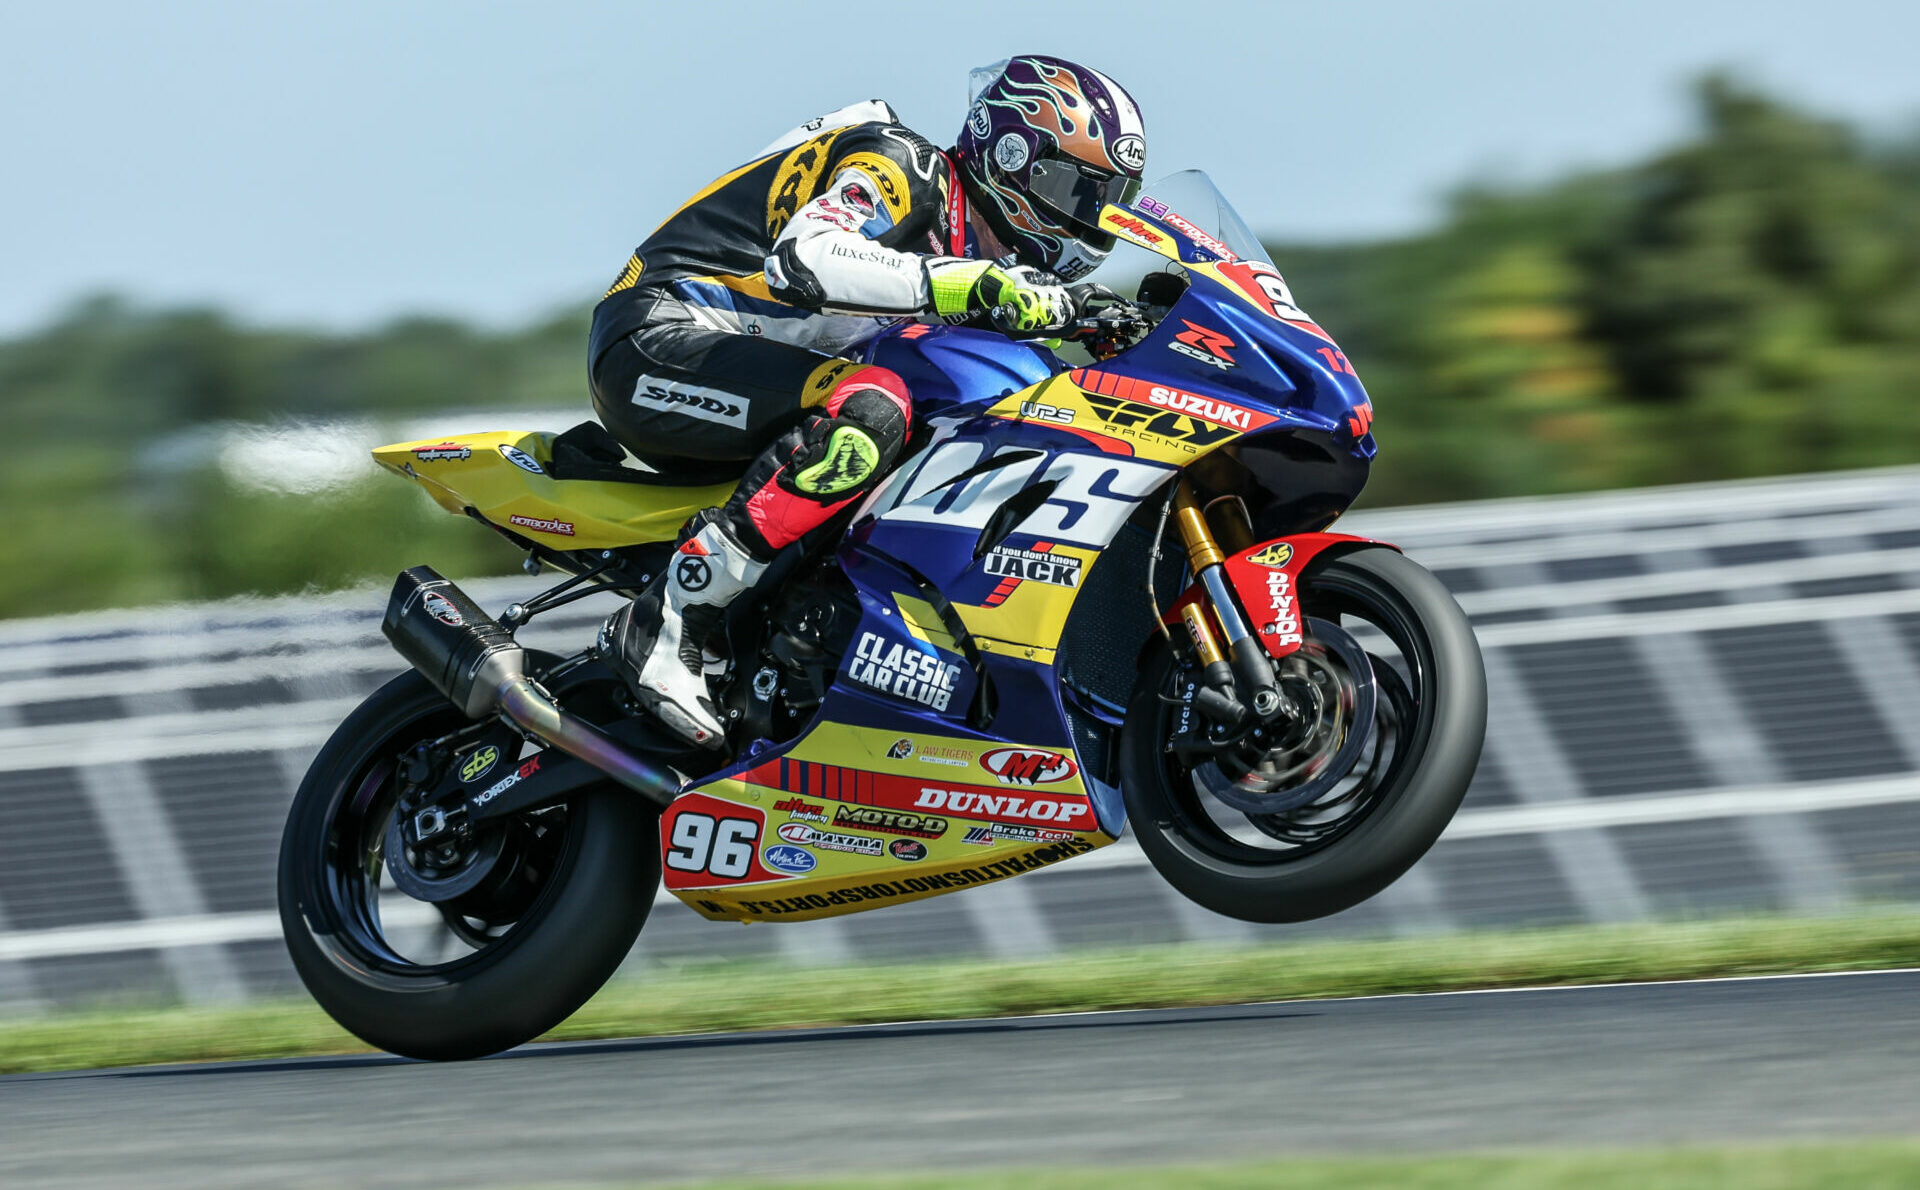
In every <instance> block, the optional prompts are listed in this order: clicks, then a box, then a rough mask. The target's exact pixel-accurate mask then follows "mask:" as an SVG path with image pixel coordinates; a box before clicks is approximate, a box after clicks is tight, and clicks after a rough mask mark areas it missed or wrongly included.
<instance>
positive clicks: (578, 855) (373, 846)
mask: <svg viewBox="0 0 1920 1190" xmlns="http://www.w3.org/2000/svg"><path fill="white" fill-rule="evenodd" d="M556 693H559V691H558V690H556ZM471 726H472V725H471V724H470V723H469V721H468V720H467V719H466V718H465V717H464V716H463V715H461V714H460V712H459V711H457V710H455V709H454V708H453V707H452V706H451V705H449V704H448V703H447V701H446V699H445V698H444V697H443V696H442V695H441V694H440V693H439V692H438V691H436V690H434V688H433V687H432V685H431V684H430V683H428V681H427V680H426V679H425V678H423V677H421V676H420V675H419V674H418V673H413V672H409V673H406V674H403V675H402V676H400V677H398V678H395V679H394V680H393V681H391V682H388V683H387V684H386V685H385V686H383V687H381V688H380V689H379V690H378V691H376V692H374V694H372V695H371V696H370V697H369V698H368V699H367V700H366V701H365V702H364V703H362V704H361V705H360V706H359V707H358V708H357V709H355V711H354V712H353V714H352V715H350V716H349V717H348V718H347V721H346V722H345V723H343V724H341V725H340V727H339V729H338V730H336V731H335V732H334V734H333V736H332V738H331V739H329V740H328V741H327V743H326V745H325V746H324V747H323V748H322V749H321V750H320V753H319V755H318V756H317V757H316V758H315V760H314V762H313V765H312V767H311V768H310V769H309V770H308V772H307V776H306V779H305V780H304V781H302V782H301V785H300V790H299V792H298V793H296V794H295V795H294V800H293V807H292V810H291V811H290V813H289V814H288V817H287V827H286V832H285V834H284V835H283V837H282V840H281V845H280V873H279V894H280V921H281V927H282V931H283V933H284V934H285V937H286V942H287V950H288V953H289V954H290V955H291V957H292V959H293V965H294V967H295V969H296V970H297V971H298V972H299V973H300V978H301V980H302V981H303V982H304V983H305V984H306V986H307V990H308V991H309V992H311V993H312V994H313V998H314V999H315V1000H316V1001H318V1002H319V1004H320V1007H321V1008H323V1009H325V1010H326V1012H327V1014H328V1015H329V1016H331V1017H332V1018H333V1019H334V1020H336V1021H338V1022H339V1023H340V1024H341V1026H342V1027H344V1028H345V1029H347V1030H348V1031H349V1032H351V1033H353V1034H354V1035H355V1036H357V1037H359V1038H360V1039H361V1040H363V1041H366V1042H367V1043H368V1044H370V1045H374V1046H378V1047H379V1048H381V1049H384V1050H389V1051H391V1052H393V1053H396V1054H401V1055H403V1056H406V1057H410V1058H426V1059H434V1060H443V1061H450V1060H457V1059H464V1058H475V1057H480V1056H482V1055H485V1054H490V1053H495V1052H497V1051H499V1050H503V1049H507V1048H510V1047H512V1046H515V1045H519V1044H520V1043H522V1042H525V1041H528V1040H531V1039H532V1038H534V1037H537V1036H539V1035H540V1034H542V1033H544V1032H546V1031H547V1030H548V1029H551V1028H552V1027H553V1026H555V1025H557V1024H559V1023H560V1022H561V1021H562V1020H565V1019H566V1018H567V1017H568V1016H570V1015H571V1014H572V1013H573V1012H574V1011H575V1010H576V1009H577V1008H579V1007H580V1005H582V1004H584V1003H585V1002H586V1001H587V999H588V998H589V997H591V996H592V995H593V993H594V992H595V991H597V990H598V989H599V988H600V986H601V985H602V984H604V983H605V982H606V981H607V979H608V978H609V977H610V976H611V975H612V974H613V972H614V970H615V968H617V967H618V966H619V965H620V963H621V961H622V960H623V959H624V958H625V957H626V956H627V954H628V952H629V951H630V950H631V949H632V947H633V942H634V938H635V937H636V936H637V935H638V934H639V932H640V928H641V926H642V925H644V924H645V922H646V918H647V912H648V910H649V909H651V908H652V905H653V898H654V894H655V891H656V890H657V888H658V887H659V883H660V859H659V844H658V826H657V820H656V818H655V816H654V815H653V813H652V812H651V811H650V810H649V808H647V807H645V806H643V805H642V804H641V803H640V801H639V799H638V798H637V797H635V796H634V795H633V794H631V793H628V792H627V791H625V790H622V789H619V788H618V787H616V786H613V785H611V784H610V783H609V784H607V785H596V786H593V787H591V788H590V789H588V790H586V791H584V792H582V793H581V794H579V795H577V796H575V797H573V798H571V799H570V800H569V801H568V802H567V803H566V804H565V805H564V806H560V807H555V808H552V809H548V810H545V811H534V812H529V813H528V814H526V815H522V816H520V819H518V820H515V821H513V822H511V823H509V824H508V826H506V827H503V828H502V829H506V830H510V831H511V832H512V834H511V841H510V842H509V843H507V844H506V846H509V847H518V848H520V851H519V852H518V853H513V858H514V860H515V862H516V865H517V866H516V869H515V872H514V877H515V879H516V880H517V881H519V882H520V884H519V886H518V887H516V888H515V889H513V890H511V892H512V899H511V901H510V902H509V903H510V904H511V905H512V909H511V910H510V911H509V912H507V913H505V914H502V913H499V912H497V911H496V912H495V913H494V916H495V917H501V916H506V917H510V918H511V920H507V921H495V922H492V923H487V922H484V921H483V922H480V923H478V924H476V922H475V921H474V920H473V919H472V918H471V917H465V916H462V914H461V913H460V912H456V911H453V910H450V909H447V908H440V916H441V918H442V919H444V921H445V927H444V931H445V933H446V934H447V935H449V937H446V938H439V939H438V940H437V942H435V943H434V944H433V945H434V946H437V947H438V949H437V950H432V949H429V952H428V953H427V954H425V955H424V956H423V955H422V954H421V953H420V951H422V950H423V949H428V943H424V942H422V943H414V944H411V945H402V944H401V943H400V942H399V941H398V940H397V939H398V936H399V933H400V929H399V927H398V926H397V925H396V921H397V919H398V918H400V917H402V916H405V915H408V914H411V915H412V916H415V917H418V916H422V915H426V914H427V911H426V910H424V909H422V907H421V906H420V903H419V902H415V901H410V900H407V899H405V898H404V897H400V896H398V895H397V894H395V893H394V892H393V891H392V889H391V885H390V881H391V877H386V878H385V879H384V880H383V879H382V873H383V864H384V862H385V861H384V858H383V855H382V848H383V841H384V839H385V838H386V824H387V823H388V822H389V821H390V820H391V818H392V814H393V809H392V804H393V801H394V792H393V787H394V785H395V780H396V777H395V774H396V772H397V769H398V765H397V758H398V757H399V756H400V755H401V754H402V753H404V752H405V751H406V750H407V749H408V748H410V747H412V746H413V745H414V744H415V743H417V742H420V741H422V740H429V739H434V738H437V737H440V736H444V735H446V734H448V733H450V732H454V731H458V730H461V729H462V728H463V727H471ZM500 900H501V897H500V896H499V895H496V896H495V901H496V902H499V901H500ZM383 907H384V912H383ZM468 908H471V906H470V905H463V906H461V909H462V910H465V909H468ZM483 916H484V913H483ZM383 919H385V921H386V925H384V926H383V924H382V923H383ZM426 928H427V929H428V930H431V929H432V927H431V926H428V927H426ZM462 950H465V951H468V952H469V953H459V952H460V951H462ZM449 951H452V952H453V953H451V954H449V953H448V952H449Z"/></svg>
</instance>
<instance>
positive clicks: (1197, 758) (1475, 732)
mask: <svg viewBox="0 0 1920 1190" xmlns="http://www.w3.org/2000/svg"><path fill="white" fill-rule="evenodd" d="M1300 602H1301V606H1302V609H1303V610H1304V612H1305V614H1306V616H1307V617H1308V618H1309V619H1308V625H1309V631H1308V633H1307V637H1308V639H1307V645H1306V647H1304V648H1303V649H1302V650H1301V652H1300V654H1298V655H1297V656H1296V659H1295V660H1294V662H1293V663H1292V665H1291V667H1290V672H1283V675H1282V684H1283V686H1284V685H1285V684H1286V682H1287V681H1289V680H1292V681H1296V682H1299V683H1303V685H1301V687H1300V688H1301V689H1302V690H1303V691H1305V692H1307V693H1308V694H1311V695H1313V696H1314V698H1316V699H1318V701H1319V703H1320V704H1322V705H1324V706H1326V707H1327V708H1329V709H1328V711H1327V713H1326V715H1325V716H1324V717H1323V718H1322V719H1320V720H1317V721H1313V722H1312V723H1311V724H1310V726H1311V728H1312V730H1311V731H1309V732H1307V733H1306V734H1304V735H1303V734H1302V732H1300V731H1295V732H1294V733H1293V734H1292V735H1290V736H1289V737H1288V738H1286V739H1285V740H1283V741H1275V742H1274V746H1273V747H1272V748H1271V749H1270V752H1269V754H1267V755H1262V756H1251V757H1250V756H1247V755H1244V751H1245V748H1244V746H1243V747H1242V749H1241V753H1242V754H1225V755H1222V756H1221V758H1220V759H1219V760H1217V761H1216V760H1213V759H1208V758H1206V757H1205V756H1203V755H1201V754H1199V753H1197V752H1196V751H1195V750H1193V749H1191V748H1175V747H1172V746H1171V745H1175V744H1178V743H1180V742H1181V740H1182V737H1183V736H1186V737H1189V738H1190V735H1191V731H1192V723H1193V721H1194V720H1193V713H1192V710H1191V703H1190V699H1191V691H1192V688H1193V684H1192V682H1191V681H1190V680H1189V678H1188V673H1189V671H1188V670H1187V669H1186V668H1185V667H1184V665H1183V663H1182V662H1181V661H1180V660H1179V659H1177V658H1176V657H1175V656H1174V654H1173V652H1172V650H1171V649H1170V648H1169V647H1168V646H1167V643H1166V641H1165V639H1164V638H1160V639H1156V641H1155V642H1154V644H1153V646H1152V649H1151V652H1150V654H1149V655H1148V657H1147V658H1146V661H1145V663H1144V664H1143V665H1142V667H1141V674H1140V678H1139V681H1138V682H1137V684H1136V685H1135V687H1134V692H1133V697H1132V699H1131V700H1130V702H1129V704H1128V707H1127V719H1126V726H1125V728H1124V729H1123V731H1122V736H1121V746H1120V779H1121V789H1122V791H1123V793H1124V795H1125V798H1126V803H1127V814H1128V818H1129V820H1130V821H1131V822H1132V825H1133V828H1134V831H1135V833H1136V835H1137V836H1138V838H1139V840H1140V848H1141V850H1142V851H1144V852H1146V855H1147V858H1148V859H1149V860H1151V861H1152V863H1153V866H1154V868H1155V869H1156V870H1158V871H1159V873H1160V874H1161V875H1162V876H1163V877H1165V878H1166V880H1167V882H1168V883H1169V884H1172V885H1173V886H1174V887H1175V888H1176V889H1178V890H1180V892H1182V893H1184V894H1185V895H1186V896H1187V897H1189V898H1190V899H1192V900H1193V901H1196V902H1198V903H1199V904H1201V905H1204V906H1206V907H1207V908H1208V909H1211V910H1213V911H1214V912H1216V913H1222V914H1225V915H1226V916H1228V917H1236V918H1240V919H1242V920H1244V921H1257V922H1286V921H1306V920H1308V919H1310V918H1316V917H1325V916H1326V915H1328V914H1331V913H1337V912H1339V911H1340V910H1342V909H1346V908H1349V907H1351V906H1353V905H1356V904H1359V903H1360V902H1361V901H1364V900H1366V899H1367V898H1368V897H1371V896H1373V895H1374V894H1375V893H1377V892H1379V891H1380V890H1381V889H1383V888H1385V887H1386V886H1387V885H1389V884H1391V883H1393V881H1394V880H1396V879H1398V878H1399V877H1400V875H1401V874H1402V873H1403V872H1405V871H1406V870H1407V869H1408V868H1410V867H1412V866H1413V864H1414V861H1416V860H1418V859H1419V858H1420V857H1421V856H1422V855H1424V854H1426V852H1427V849H1428V848H1429V847H1431V846H1433V843H1434V841H1435V840H1436V839H1438V838H1439V837H1440V832H1441V831H1443V830H1445V829H1446V826H1447V823H1448V822H1449V821H1451V820H1452V818H1453V814H1454V811H1455V810H1456V809H1458V808H1459V806H1460V799H1461V798H1462V797H1464V796H1465V795H1466V791H1467V784H1468V782H1469V781H1471V780H1472V778H1473V772H1474V769H1475V767H1476V766H1477V765H1478V763H1479V759H1480V746H1481V743H1482V741H1483V740H1484V738H1485V735H1486V725H1487V683H1486V672H1485V669H1484V668H1483V666H1482V664H1481V660H1480V649H1479V644H1478V642H1476V641H1475V640H1474V637H1473V629H1472V627H1471V626H1470V625H1469V624H1468V622H1467V618H1466V615H1465V614H1464V613H1463V612H1461V610H1460V607H1459V605H1458V604H1457V603H1455V602H1454V600H1453V597H1452V596H1451V595H1450V594H1448V592H1447V590H1446V588H1445V587H1443V586H1442V585H1441V584H1440V581H1439V580H1438V579H1436V578H1434V577H1433V575H1431V574H1429V573H1428V572H1427V571H1426V570H1425V569H1423V568H1422V567H1420V566H1419V565H1418V564H1416V563H1414V562H1413V561H1411V560H1409V559H1407V558H1406V557H1404V556H1403V555H1401V554H1399V553H1397V552H1395V551H1393V550H1390V549H1385V548H1380V547H1373V548H1366V549H1360V550H1356V551H1354V552H1351V553H1345V554H1341V555H1337V556H1335V557H1334V558H1332V559H1329V560H1327V561H1324V562H1320V563H1317V564H1316V565H1315V566H1313V567H1312V568H1310V569H1309V570H1308V571H1307V573H1306V574H1305V575H1304V576H1302V580H1301V592H1300ZM1316 634H1317V635H1318V636H1319V637H1321V638H1322V639H1316ZM1288 670H1289V667H1288V666H1285V665H1283V671H1288ZM1316 691H1317V692H1318V693H1315V692H1316ZM1342 707H1345V708H1348V709H1351V708H1354V707H1360V708H1362V710H1363V712H1364V711H1366V710H1367V709H1369V708H1370V714H1364V713H1363V714H1358V715H1356V714H1345V715H1343V714H1341V713H1340V709H1341V708H1342ZM1368 720H1370V725H1369V722H1368ZM1329 774H1331V776H1329ZM1260 775H1266V776H1269V777H1271V778H1272V779H1271V780H1269V781H1267V783H1265V784H1259V783H1258V782H1256V781H1255V780H1254V777H1256V776H1260ZM1248 786H1257V787H1258V789H1259V791H1260V792H1259V793H1258V794H1257V795H1247V794H1244V793H1243V792H1241V790H1243V789H1244V788H1246V787H1248ZM1269 808H1271V809H1269Z"/></svg>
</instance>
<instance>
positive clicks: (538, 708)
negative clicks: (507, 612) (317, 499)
mask: <svg viewBox="0 0 1920 1190" xmlns="http://www.w3.org/2000/svg"><path fill="white" fill-rule="evenodd" d="M380 631H381V632H382V633H383V634H385V636H386V638H387V640H388V641H390V642H391V643H392V644H393V647H394V649H395V651H397V652H398V653H399V654H400V655H401V656H402V657H404V658H406V660H407V664H409V665H411V666H413V668H415V669H417V670H419V671H420V672H421V674H423V675H424V676H425V677H426V679H427V680H428V681H430V682H432V683H433V685H434V688H435V689H437V690H439V691H440V693H442V694H444V695H446V696H447V699H448V700H449V701H450V702H452V703H453V705H454V706H456V707H459V708H460V709H461V711H463V712H464V713H465V714H466V715H467V717H468V718H470V719H485V718H486V717H487V716H489V715H492V714H494V713H495V712H498V713H499V714H500V715H501V716H502V717H503V718H505V719H506V720H507V721H508V722H509V723H512V724H513V725H514V726H516V727H518V728H520V729H521V730H522V731H524V732H526V733H527V734H528V735H530V736H533V737H534V738H535V739H537V740H539V741H540V742H541V743H543V744H546V745H547V746H549V747H552V748H557V749H559V750H560V751H562V752H565V753H566V754H567V755H569V756H573V757H577V758H578V759H580V760H582V761H585V762H586V763H587V764H590V765H592V766H593V767H594V768H596V769H598V770H600V771H601V772H603V773H605V774H606V775H607V776H609V777H611V778H612V779H613V780H615V781H618V782H619V783H620V784H622V785H624V786H626V787H627V788H628V789H631V790H633V791H634V792H635V793H637V794H639V795H640V796H641V797H644V798H646V799H647V800H648V801H649V802H651V803H653V804H654V805H655V806H657V807H659V808H660V809H663V810H664V809H666V808H667V806H668V805H669V804H670V803H671V802H672V801H673V799H674V796H675V795H676V794H677V793H678V792H679V789H680V779H679V777H678V776H677V775H675V774H674V772H673V771H672V770H671V769H668V768H666V767H665V766H664V765H658V764H655V763H653V762H652V761H650V760H648V759H647V758H646V757H644V756H638V755H636V754H634V753H633V752H631V751H629V750H628V749H626V748H624V747H622V746H621V745H620V743H619V742H618V741H616V740H614V739H613V738H612V737H611V736H609V735H607V733H605V732H603V731H601V730H600V729H599V728H597V727H595V726H594V725H593V724H591V723H588V722H587V721H586V720H584V719H581V718H580V717H578V716H576V715H570V714H568V713H567V712H566V710H565V709H564V708H562V707H561V706H560V704H559V703H557V702H555V701H553V696H552V695H550V694H548V693H547V692H546V691H545V690H542V689H541V688H540V685H539V683H537V682H535V681H534V680H533V679H532V678H530V677H528V676H527V673H526V660H527V653H526V650H525V649H523V648H521V647H520V644H519V642H517V641H515V640H514V639H513V633H511V632H509V631H508V630H507V629H506V628H505V627H503V626H502V625H501V624H500V622H499V621H497V620H495V619H494V618H493V617H492V616H490V615H488V614H487V613H486V612H484V611H482V610H481V608H480V605H479V604H477V603H475V602H474V601H473V600H472V598H470V597H469V596H468V595H467V593H466V592H465V591H462V590H461V589H460V588H459V587H457V586H455V585H454V584H453V583H451V582H449V581H448V580H447V579H445V578H442V577H441V576H440V574H439V572H437V571H436V570H434V569H433V567H431V566H415V567H413V568H412V569H410V570H404V571H401V572H400V577H399V579H397V580H396V581H395V582H394V584H393V595H392V596H391V597H390V598H389V599H388V601H387V615H386V618H385V619H384V620H382V621H381V623H380Z"/></svg>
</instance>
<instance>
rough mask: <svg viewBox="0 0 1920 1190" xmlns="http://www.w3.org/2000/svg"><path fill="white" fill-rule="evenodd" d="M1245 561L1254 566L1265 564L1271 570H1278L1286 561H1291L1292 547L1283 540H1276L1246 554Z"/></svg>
mask: <svg viewBox="0 0 1920 1190" xmlns="http://www.w3.org/2000/svg"><path fill="white" fill-rule="evenodd" d="M1247 561H1249V562H1251V563H1253V564H1254V565H1255V566H1265V567H1267V568H1269V569H1271V570H1279V569H1280V568H1281V567H1283V566H1285V565H1286V564H1287V563H1289V562H1291V561H1293V547H1292V546H1290V545H1288V544H1287V543H1286V542H1284V541H1276V542H1274V543H1273V544H1272V545H1270V546H1267V547H1266V548H1264V549H1258V550H1255V551H1253V552H1252V553H1251V554H1248V555H1247Z"/></svg>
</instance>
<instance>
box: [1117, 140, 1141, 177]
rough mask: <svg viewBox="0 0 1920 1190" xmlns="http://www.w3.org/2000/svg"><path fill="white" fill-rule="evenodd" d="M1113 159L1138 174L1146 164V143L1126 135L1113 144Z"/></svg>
mask: <svg viewBox="0 0 1920 1190" xmlns="http://www.w3.org/2000/svg"><path fill="white" fill-rule="evenodd" d="M1113 159H1114V160H1115V161H1118V162H1119V163H1120V164H1121V165H1123V166H1125V167H1126V168H1127V169H1130V170H1133V171H1134V172H1135V173H1138V172H1139V171H1140V170H1141V169H1142V168H1143V167H1144V166H1145V165H1146V164H1147V142H1146V141H1144V140H1142V139H1140V138H1139V137H1137V136H1135V135H1133V134H1132V133H1128V134H1127V135H1126V136H1123V137H1121V138H1120V139H1119V140H1116V141H1114V142H1113Z"/></svg>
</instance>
